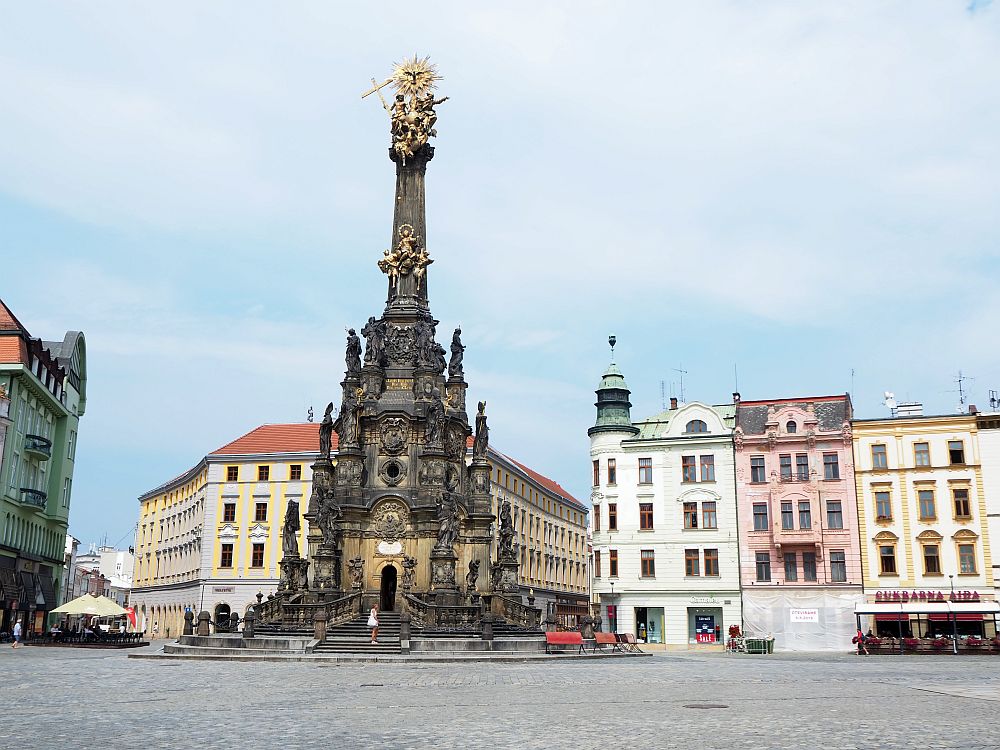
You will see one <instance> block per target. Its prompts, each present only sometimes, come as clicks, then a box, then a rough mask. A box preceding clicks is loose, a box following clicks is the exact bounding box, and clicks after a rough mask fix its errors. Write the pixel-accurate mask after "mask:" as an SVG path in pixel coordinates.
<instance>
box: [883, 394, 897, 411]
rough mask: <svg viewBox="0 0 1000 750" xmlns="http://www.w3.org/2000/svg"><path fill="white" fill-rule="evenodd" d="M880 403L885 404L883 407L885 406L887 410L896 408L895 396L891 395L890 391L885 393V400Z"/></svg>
mask: <svg viewBox="0 0 1000 750" xmlns="http://www.w3.org/2000/svg"><path fill="white" fill-rule="evenodd" d="M882 403H883V404H885V406H886V408H887V409H895V408H896V394H894V393H892V391H886V392H885V399H884V400H883V401H882Z"/></svg>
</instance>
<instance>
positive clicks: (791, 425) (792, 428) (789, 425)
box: [785, 419, 799, 433]
mask: <svg viewBox="0 0 1000 750" xmlns="http://www.w3.org/2000/svg"><path fill="white" fill-rule="evenodd" d="M798 431H799V426H798V425H797V424H795V420H792V419H790V420H788V421H787V422H785V432H789V433H796V432H798Z"/></svg>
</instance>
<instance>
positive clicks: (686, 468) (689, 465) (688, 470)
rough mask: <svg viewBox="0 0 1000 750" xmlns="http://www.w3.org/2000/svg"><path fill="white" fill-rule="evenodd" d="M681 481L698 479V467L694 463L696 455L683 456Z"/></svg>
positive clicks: (695, 480)
mask: <svg viewBox="0 0 1000 750" xmlns="http://www.w3.org/2000/svg"><path fill="white" fill-rule="evenodd" d="M681 481H682V482H697V481H698V469H697V468H696V467H695V465H694V456H681Z"/></svg>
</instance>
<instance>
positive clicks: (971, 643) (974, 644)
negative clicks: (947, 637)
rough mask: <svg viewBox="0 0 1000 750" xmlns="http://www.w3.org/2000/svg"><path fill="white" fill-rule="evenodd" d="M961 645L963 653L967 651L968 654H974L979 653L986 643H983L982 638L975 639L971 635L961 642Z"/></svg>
mask: <svg viewBox="0 0 1000 750" xmlns="http://www.w3.org/2000/svg"><path fill="white" fill-rule="evenodd" d="M961 643H962V646H963V650H964V651H969V652H970V653H973V654H976V653H979V651H980V649H981V648H982V647H983V645H984V644H985V643H986V641H984V640H983V639H982V638H977V637H976V636H974V635H972V636H969V637H968V638H966V639H965V640H964V641H961Z"/></svg>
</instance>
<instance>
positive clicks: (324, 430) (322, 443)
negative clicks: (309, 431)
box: [319, 401, 333, 460]
mask: <svg viewBox="0 0 1000 750" xmlns="http://www.w3.org/2000/svg"><path fill="white" fill-rule="evenodd" d="M332 436H333V402H332V401H331V402H330V403H329V404H327V406H326V411H325V412H323V421H322V422H320V423H319V455H320V458H325V459H327V460H329V459H330V450H331V439H332Z"/></svg>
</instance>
